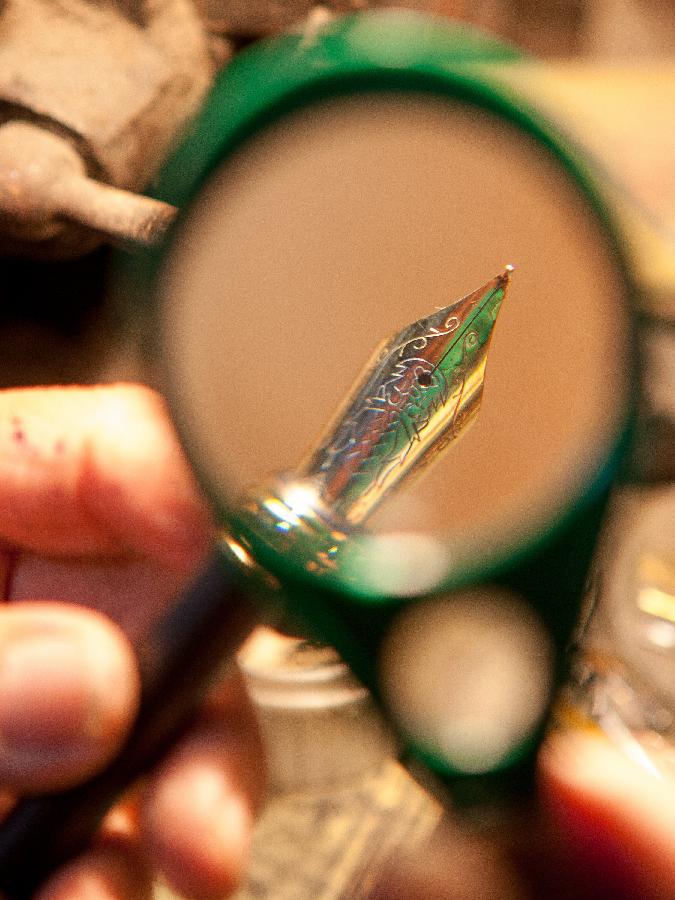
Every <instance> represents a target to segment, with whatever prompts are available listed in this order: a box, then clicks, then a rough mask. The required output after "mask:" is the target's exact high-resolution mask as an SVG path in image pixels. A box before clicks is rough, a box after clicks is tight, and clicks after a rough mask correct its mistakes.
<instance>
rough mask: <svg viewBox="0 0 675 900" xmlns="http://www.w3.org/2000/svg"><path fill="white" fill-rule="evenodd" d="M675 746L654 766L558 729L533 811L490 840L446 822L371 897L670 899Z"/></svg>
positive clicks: (674, 870) (674, 861) (674, 889)
mask: <svg viewBox="0 0 675 900" xmlns="http://www.w3.org/2000/svg"><path fill="white" fill-rule="evenodd" d="M673 756H674V754H673V753H672V751H668V750H667V749H664V750H663V752H662V754H661V755H658V754H656V753H655V754H654V756H653V759H654V763H655V766H654V768H650V767H649V766H645V765H642V764H640V763H639V761H636V760H633V759H630V758H629V757H628V756H627V755H626V754H625V752H624V751H623V750H620V749H619V748H618V747H617V746H614V745H612V744H610V742H609V740H608V739H607V738H605V737H603V736H600V735H584V734H572V735H570V734H554V735H552V736H551V737H550V738H549V740H548V742H547V744H546V746H545V748H544V750H543V751H542V754H541V757H540V767H539V770H540V773H539V774H540V777H539V781H540V789H539V795H540V796H539V801H540V803H539V805H540V810H539V814H538V816H537V819H536V821H528V822H519V823H518V826H519V827H517V828H514V829H512V830H511V832H510V833H508V834H505V833H500V834H499V835H497V836H496V837H495V838H494V839H492V840H488V839H487V838H485V837H484V836H477V835H470V834H468V833H467V831H466V830H464V829H463V828H462V827H461V826H459V825H457V824H454V825H453V824H452V823H449V824H448V825H447V827H446V828H444V829H442V830H441V831H439V833H438V834H437V835H436V836H435V838H434V840H433V841H432V842H431V843H430V845H429V846H428V847H425V848H423V849H421V850H420V849H418V850H416V851H415V854H414V855H412V856H411V857H410V859H409V860H407V861H406V862H405V863H403V864H398V865H396V866H395V867H393V868H392V870H390V871H388V872H387V873H386V876H385V877H384V878H383V880H382V881H381V883H380V884H379V885H378V886H377V887H376V888H375V889H374V891H373V893H372V895H371V900H385V898H386V900H422V898H424V900H674V898H675V769H674V768H673ZM657 773H658V774H657Z"/></svg>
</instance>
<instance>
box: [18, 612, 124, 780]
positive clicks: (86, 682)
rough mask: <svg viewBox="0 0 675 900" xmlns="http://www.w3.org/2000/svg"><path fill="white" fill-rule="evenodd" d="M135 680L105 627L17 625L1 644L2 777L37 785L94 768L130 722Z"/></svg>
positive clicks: (74, 775) (67, 777)
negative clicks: (128, 715) (129, 685)
mask: <svg viewBox="0 0 675 900" xmlns="http://www.w3.org/2000/svg"><path fill="white" fill-rule="evenodd" d="M128 681H129V678H128V673H127V672H126V660H125V659H124V657H123V656H122V654H121V653H118V652H117V648H116V647H115V646H114V644H113V641H112V640H110V639H109V638H108V636H107V632H105V631H104V629H102V628H101V629H100V634H98V633H97V630H95V629H91V628H89V629H84V628H82V629H79V628H77V627H73V628H72V629H71V628H69V627H67V626H66V627H59V626H58V625H56V624H54V623H52V624H51V625H45V624H42V623H40V624H33V623H31V624H30V625H25V626H24V627H18V628H12V629H11V630H10V631H9V632H8V633H7V634H6V635H5V636H4V638H3V640H2V641H1V642H0V774H1V775H2V776H3V778H4V779H5V780H8V781H10V782H16V783H21V784H23V785H25V786H28V787H30V786H31V785H32V784H33V783H35V784H36V785H38V784H39V785H40V786H42V785H43V784H46V783H47V782H49V781H50V779H51V778H52V777H56V778H57V780H61V779H62V778H63V779H66V780H70V779H71V777H72V778H75V779H76V778H77V777H78V774H79V773H80V772H86V771H88V769H89V767H90V765H91V764H94V763H96V762H98V761H99V760H100V759H101V758H102V756H104V755H105V754H106V753H107V749H106V745H107V744H109V743H110V742H111V741H112V740H113V739H117V738H118V736H119V732H120V731H121V729H122V727H123V725H124V720H125V717H126V716H125V713H126V712H127V711H128V704H129V692H128V690H125V683H126V682H128ZM52 770H53V773H52Z"/></svg>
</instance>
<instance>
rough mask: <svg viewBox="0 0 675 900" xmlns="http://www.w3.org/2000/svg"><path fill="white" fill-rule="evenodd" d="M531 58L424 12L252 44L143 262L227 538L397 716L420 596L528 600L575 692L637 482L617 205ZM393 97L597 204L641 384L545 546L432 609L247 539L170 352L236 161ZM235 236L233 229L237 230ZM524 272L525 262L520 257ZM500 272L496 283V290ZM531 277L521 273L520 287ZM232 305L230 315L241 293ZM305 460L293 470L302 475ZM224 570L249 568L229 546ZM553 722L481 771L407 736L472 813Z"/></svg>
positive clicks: (148, 325) (475, 577)
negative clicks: (287, 126)
mask: <svg viewBox="0 0 675 900" xmlns="http://www.w3.org/2000/svg"><path fill="white" fill-rule="evenodd" d="M523 61H524V57H523V55H522V54H521V53H520V51H518V50H517V49H515V48H513V47H512V46H509V45H507V44H504V43H502V42H500V41H497V40H495V39H492V38H490V37H488V36H486V35H484V34H482V33H480V32H476V31H474V30H472V29H469V28H466V27H464V26H459V25H455V24H453V23H451V22H448V21H445V20H441V19H438V18H435V17H430V16H425V15H418V14H413V13H409V12H392V11H387V12H367V13H360V14H356V15H350V16H346V17H344V18H338V19H336V20H333V21H331V22H329V23H328V24H326V25H325V26H323V27H321V28H320V29H319V30H318V31H315V32H313V33H312V34H311V35H310V34H307V33H296V34H287V35H283V36H280V37H276V38H273V39H270V40H266V41H262V42H260V43H258V44H255V45H252V46H251V47H250V48H248V49H247V50H245V51H244V52H242V53H240V54H239V55H238V56H236V57H235V59H234V61H233V62H232V63H231V64H230V65H228V66H227V68H226V69H225V70H224V71H223V72H222V74H221V75H220V77H219V78H218V80H217V81H216V83H215V85H214V87H213V89H212V91H211V94H210V96H209V97H208V99H207V101H206V103H205V105H204V107H203V109H202V111H201V113H200V115H199V116H198V118H197V119H196V121H195V122H193V124H192V125H191V127H190V129H189V132H188V133H187V134H186V135H185V137H184V139H183V141H182V143H181V145H180V146H179V147H178V149H177V150H176V151H175V153H174V154H173V156H172V157H171V158H170V160H169V161H168V162H167V164H166V165H165V167H164V169H163V171H162V173H161V174H160V176H159V179H158V181H157V183H156V185H155V186H154V189H153V195H154V196H156V197H158V198H159V199H162V200H164V201H167V202H169V203H171V204H174V205H176V206H177V207H178V208H179V210H180V214H179V216H178V218H177V221H176V223H175V225H174V226H173V228H172V229H171V231H170V232H169V233H168V235H167V236H166V238H165V239H164V240H163V242H162V244H161V245H160V246H158V247H156V248H153V249H152V250H151V251H148V252H147V253H145V254H144V255H143V256H140V257H138V258H137V259H136V260H135V261H134V263H133V272H132V278H133V280H134V281H135V286H134V289H135V293H136V295H137V296H138V297H141V298H142V300H141V301H140V302H139V315H140V317H141V320H142V322H143V323H144V328H145V333H146V343H147V345H148V347H149V353H150V355H151V356H152V365H153V367H154V370H156V371H159V373H160V383H161V387H162V389H163V390H164V391H165V393H166V395H167V397H168V399H169V403H170V406H171V408H172V412H173V414H174V417H175V421H176V424H177V427H178V430H179V433H180V434H181V437H182V439H183V442H184V446H185V448H186V450H187V454H188V458H189V459H190V461H191V463H192V464H193V466H194V469H195V471H196V472H197V475H198V477H199V478H200V480H201V482H202V484H203V486H204V488H205V490H206V492H207V494H208V496H209V497H210V498H211V500H212V501H213V504H214V506H215V508H216V510H217V512H218V514H219V516H220V519H221V521H222V523H223V525H224V527H225V528H227V529H229V530H230V531H233V532H234V533H235V536H236V538H237V539H238V540H239V541H241V543H242V544H243V546H245V548H246V550H247V552H249V553H250V554H251V556H252V557H253V558H254V559H255V561H256V562H257V563H258V564H259V565H260V566H261V567H262V568H263V569H264V570H266V571H267V572H269V573H271V574H272V575H273V576H274V577H275V579H276V580H277V581H278V583H279V584H280V585H281V597H282V599H283V603H284V604H285V607H286V614H287V615H288V616H289V617H290V618H291V619H293V620H294V621H297V622H299V623H301V626H302V627H303V628H304V629H305V630H306V631H307V632H309V634H310V635H312V636H313V637H314V638H316V639H319V640H321V641H323V642H326V643H330V644H332V645H333V646H334V647H335V648H336V649H337V650H338V652H339V653H340V654H341V655H342V656H343V658H344V659H345V660H346V661H347V662H348V663H349V665H350V666H351V667H352V669H353V670H354V672H355V674H356V675H357V676H358V677H359V678H360V679H361V680H362V681H363V682H364V683H365V684H366V685H367V686H368V687H370V688H371V690H372V691H373V692H374V694H375V696H376V697H377V698H379V700H380V701H381V702H382V704H383V707H384V708H385V712H387V707H388V703H387V699H386V697H385V695H384V694H383V692H382V689H381V682H380V676H379V669H378V665H379V664H378V659H379V654H380V650H381V646H382V644H383V641H384V639H385V636H386V635H387V633H388V632H389V630H390V628H391V626H392V623H393V622H394V621H395V620H398V618H399V617H400V615H401V614H402V611H405V610H406V609H407V608H408V607H409V605H410V604H414V603H417V602H419V600H420V599H424V598H428V597H429V596H432V595H433V596H437V595H445V594H449V595H452V592H455V591H463V590H466V589H467V588H470V587H471V586H475V585H480V584H484V583H489V584H491V585H498V586H499V587H500V588H503V589H505V590H507V591H509V592H515V593H516V594H517V595H518V596H520V597H524V598H525V599H526V601H527V603H528V604H529V607H530V608H531V609H532V610H533V611H534V613H535V615H536V616H537V617H538V620H539V621H540V622H542V623H543V626H544V629H545V631H546V632H547V634H548V636H549V639H550V641H551V645H552V647H553V650H554V652H553V657H554V662H553V666H552V667H553V677H552V684H553V685H555V684H560V682H561V680H562V679H564V677H565V673H566V664H565V654H566V650H567V648H568V645H569V642H570V640H571V636H572V634H573V630H574V626H575V623H576V621H577V618H578V615H579V609H580V604H581V599H582V596H583V593H584V589H585V585H586V582H587V579H588V577H589V570H590V566H591V561H592V557H593V554H594V550H595V545H596V538H597V535H598V532H599V530H600V527H601V523H602V519H603V513H604V510H605V506H606V503H607V499H608V496H609V492H610V490H611V487H612V485H613V484H614V483H615V482H616V480H617V479H618V478H621V476H622V473H623V471H624V469H625V467H626V461H627V456H628V453H629V449H630V445H631V436H632V432H633V423H634V418H635V410H636V407H637V401H638V397H639V377H638V373H639V364H638V359H637V350H636V348H635V346H634V343H633V342H634V332H635V329H634V326H633V321H634V318H633V312H632V296H633V293H634V289H633V285H632V279H631V274H630V269H629V266H628V264H627V262H626V257H625V254H624V251H623V248H622V243H621V237H620V232H619V230H618V228H617V227H616V225H615V223H614V222H613V218H612V214H611V210H610V209H609V208H608V206H607V205H606V203H605V201H604V199H603V193H602V189H601V182H600V179H599V177H598V175H597V172H596V169H595V168H594V166H593V164H592V163H590V162H589V161H588V160H587V159H586V158H585V156H584V154H583V153H582V152H580V151H579V150H578V149H577V148H576V147H575V146H574V145H573V143H572V142H571V141H570V140H569V139H568V138H567V137H566V136H565V135H564V134H563V133H561V132H559V130H558V129H557V128H556V126H555V125H554V124H553V123H552V122H550V121H547V120H546V119H545V118H544V116H543V115H542V114H541V113H540V112H539V111H537V110H536V109H535V108H533V107H532V106H531V105H530V104H529V103H527V102H524V101H523V100H522V99H521V98H519V96H518V93H517V90H512V89H511V88H510V87H509V84H508V71H509V68H510V67H518V66H520V65H522V64H523ZM527 64H529V65H531V64H532V63H531V62H529V61H528V63H527ZM389 94H390V95H396V96H397V97H400V96H403V95H409V96H410V97H430V98H432V99H433V100H434V101H438V102H439V103H443V102H446V101H448V102H451V103H460V104H462V105H463V106H465V107H466V109H467V110H469V111H471V110H476V111H477V114H480V115H483V114H488V115H489V116H490V117H491V118H492V119H493V120H496V121H501V122H504V123H505V124H506V125H507V126H508V128H509V129H510V130H512V131H513V130H515V131H517V132H520V133H522V134H523V135H526V136H527V140H528V141H529V142H531V143H534V144H535V145H537V147H538V148H539V149H540V150H541V152H542V153H543V154H544V155H545V156H547V157H548V158H549V160H550V161H551V163H552V165H553V166H555V167H558V168H559V169H560V170H561V172H563V173H564V178H565V179H566V180H567V181H569V183H570V184H571V185H572V189H573V190H574V191H575V192H576V193H577V194H578V195H579V196H580V197H581V198H583V203H584V204H585V206H586V208H587V209H588V214H589V216H590V217H591V218H592V219H594V221H595V222H596V223H597V226H598V228H599V230H600V231H602V233H603V234H604V236H605V239H606V244H607V247H608V248H609V252H610V253H611V255H612V258H613V265H614V267H615V270H616V272H617V273H618V276H619V281H620V283H621V290H620V291H619V294H620V295H619V296H617V297H616V305H617V310H618V311H619V312H618V315H620V316H621V317H623V320H624V321H625V333H624V335H623V338H622V340H623V342H624V346H623V348H622V355H623V359H624V369H625V370H626V372H627V374H626V378H625V382H624V384H622V386H621V387H620V390H621V391H622V392H623V394H625V397H623V398H622V405H621V413H620V416H619V418H618V420H617V421H616V422H615V423H614V425H613V428H612V435H611V439H610V440H609V442H608V444H607V446H606V447H605V448H604V449H603V452H602V456H601V458H600V459H598V460H596V461H595V462H594V464H593V467H592V471H589V472H588V474H587V476H586V477H585V479H584V483H583V485H582V486H581V487H580V488H578V489H575V491H573V492H571V493H570V495H569V497H567V498H566V500H565V502H563V503H562V504H560V505H559V507H558V508H556V510H555V512H554V513H553V512H552V514H551V516H550V517H549V518H548V519H547V520H546V521H544V522H543V523H542V524H541V526H540V527H538V528H537V529H536V531H535V532H533V533H532V534H529V535H527V536H525V537H523V539H522V540H519V541H517V542H516V543H515V544H514V545H509V546H508V547H506V548H505V549H501V550H499V551H498V552H495V553H492V554H484V555H480V554H479V555H478V557H477V558H475V559H471V560H469V561H465V562H464V563H463V565H462V566H461V567H460V568H459V569H458V568H457V567H449V568H448V569H447V570H445V571H443V573H442V574H441V575H439V577H438V578H437V580H436V583H434V584H433V585H432V586H431V587H429V586H427V588H426V589H425V592H424V598H420V596H402V595H401V594H400V593H396V592H390V591H386V590H378V587H377V584H376V583H373V582H372V580H371V581H370V582H368V583H365V582H364V583H362V584H360V583H359V582H358V580H357V581H356V582H355V581H354V579H353V578H345V577H343V575H342V573H341V572H340V571H337V572H333V573H328V574H326V575H324V576H322V577H318V576H316V575H314V574H313V573H312V572H311V571H307V568H306V566H305V565H304V563H303V560H302V559H301V558H299V557H298V556H297V555H296V554H294V553H293V552H292V551H291V552H282V551H280V550H279V548H278V547H277V546H271V545H270V544H268V543H266V542H265V541H261V540H260V539H259V536H258V535H257V534H256V532H255V529H253V530H251V529H248V530H247V526H246V525H245V524H242V523H241V522H239V521H238V518H237V513H236V508H235V506H234V504H233V503H232V504H231V503H230V502H229V500H228V498H227V497H224V496H223V491H222V490H221V489H220V487H219V486H217V485H215V484H214V478H213V472H212V471H210V470H209V466H208V465H205V464H204V460H203V457H202V455H201V453H200V451H199V448H198V447H197V446H196V443H197V442H196V441H195V436H194V434H193V430H192V426H191V423H190V415H189V414H187V410H186V407H185V403H186V401H185V397H184V395H183V392H182V388H181V384H180V378H179V377H178V375H177V374H176V373H175V372H174V371H173V370H172V365H171V361H170V359H169V358H168V357H169V355H168V354H167V353H166V347H165V343H164V339H165V336H166V333H167V328H169V327H170V326H168V325H167V321H166V304H165V284H166V281H165V276H166V270H167V266H169V264H170V261H171V259H172V257H173V254H174V253H175V249H176V246H177V241H178V239H179V237H180V235H181V232H182V230H183V229H184V228H186V227H188V226H187V225H186V223H189V215H190V211H191V209H192V208H193V206H194V204H195V202H196V201H197V200H198V199H199V198H200V196H203V191H204V189H205V188H206V187H207V186H208V185H209V184H210V183H212V182H213V180H214V178H215V177H216V175H217V174H218V172H219V171H221V168H222V167H223V165H224V164H226V163H227V162H228V160H230V159H232V157H233V156H234V155H235V154H238V153H241V152H242V148H243V149H244V151H245V148H246V147H247V146H248V145H249V144H250V143H251V142H255V140H256V139H257V138H258V136H260V135H263V134H265V133H266V132H267V131H268V129H270V128H271V127H276V126H277V125H278V124H279V123H283V122H285V121H287V120H289V118H290V117H292V116H294V115H296V114H297V113H298V112H299V111H300V112H302V111H303V110H311V109H313V108H314V107H315V106H317V105H321V104H326V103H330V102H334V101H345V102H348V101H349V100H350V99H352V98H357V97H365V96H372V95H376V96H384V95H389ZM223 227H224V228H226V227H227V222H226V221H224V222H223ZM505 252H508V249H507V250H506V251H505ZM510 261H511V260H508V259H505V260H503V262H504V263H506V262H510ZM513 261H514V262H515V263H516V265H517V263H518V261H517V260H513ZM494 274H495V273H494V272H486V273H485V277H486V280H487V278H488V277H491V276H492V275H494ZM517 277H518V272H517V271H516V276H515V277H514V284H516V285H517ZM477 286H478V285H467V288H474V287H477ZM223 298H224V299H223V302H224V303H227V291H226V290H224V291H223ZM514 302H516V301H514ZM383 336H384V335H378V336H377V337H378V338H379V337H383ZM486 390H487V389H486ZM224 414H227V412H226V411H225V412H224ZM232 427H236V426H235V425H234V424H233V425H232ZM293 462H294V460H289V464H293ZM223 565H225V566H232V565H235V561H234V559H233V557H232V555H231V553H230V552H229V551H228V550H227V548H226V546H225V545H223ZM404 593H405V592H404ZM277 602H278V595H277ZM449 602H452V596H450V599H449ZM547 708H550V707H549V706H548V705H547ZM544 713H545V711H544ZM545 719H546V716H545V714H544V715H542V716H541V717H540V718H539V720H538V722H537V724H536V725H535V726H534V727H533V729H531V730H530V732H529V733H528V734H527V735H526V736H524V737H523V738H522V739H521V740H519V741H518V743H517V745H516V746H515V747H512V748H511V750H510V751H509V752H508V753H506V754H505V755H503V756H502V757H501V758H500V759H499V761H498V762H496V763H495V764H494V765H492V766H489V767H487V768H486V769H485V770H483V771H480V772H475V771H462V770H460V769H459V768H457V767H456V766H455V765H454V764H452V763H451V762H449V761H448V760H447V759H446V758H444V757H443V755H442V754H439V753H437V752H436V751H435V750H434V749H433V748H429V747H428V746H425V744H424V742H423V741H418V740H416V735H415V734H412V733H409V732H407V730H406V728H405V727H404V728H403V729H402V730H403V732H404V738H405V740H406V742H407V744H408V747H409V749H411V750H412V752H414V753H415V754H416V755H417V756H418V757H421V758H422V759H423V760H424V762H425V763H426V764H427V765H428V766H429V767H430V768H431V769H433V770H434V771H435V772H436V774H438V775H439V776H441V778H442V779H444V780H445V781H446V782H449V783H450V784H451V787H452V792H453V797H454V801H455V802H456V803H457V804H459V805H462V804H465V805H471V804H476V803H478V802H480V801H484V800H489V801H494V800H495V799H496V798H497V799H499V798H500V797H511V796H513V795H515V794H518V793H519V792H522V791H524V790H527V789H528V788H529V786H530V784H531V777H532V769H533V765H532V763H533V759H534V755H535V752H536V748H537V746H538V744H539V742H540V740H541V738H542V735H543V733H544V729H545Z"/></svg>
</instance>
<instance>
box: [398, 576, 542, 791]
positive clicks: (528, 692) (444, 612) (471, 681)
mask: <svg viewBox="0 0 675 900" xmlns="http://www.w3.org/2000/svg"><path fill="white" fill-rule="evenodd" d="M550 665H551V648H550V644H549V641H548V637H547V635H546V632H545V630H544V628H543V626H542V625H541V623H540V622H539V621H538V620H537V619H536V617H535V616H534V614H533V613H532V612H531V610H530V608H529V607H528V606H527V605H526V604H525V602H524V601H522V600H520V599H519V598H518V597H517V596H515V595H513V594H511V593H508V592H506V591H504V590H502V589H501V588H497V587H492V586H485V587H482V588H477V589H475V590H471V591H463V592H461V593H458V594H455V595H449V596H446V597H444V598H441V599H439V600H433V601H428V602H423V603H416V604H414V605H413V606H412V607H411V608H408V609H407V610H405V611H404V612H403V613H402V614H401V616H400V618H399V619H398V620H397V621H396V622H395V624H394V627H393V629H392V631H391V633H390V634H389V636H388V638H387V641H386V642H385V644H384V647H383V651H382V657H381V660H380V682H381V687H382V691H383V693H384V695H385V699H386V700H387V703H388V705H389V706H390V708H391V709H392V711H393V713H394V715H395V717H396V719H397V721H398V724H399V725H400V726H401V728H402V729H403V731H404V733H406V734H407V735H408V736H409V738H410V740H411V741H412V742H413V743H414V744H415V745H417V746H419V747H421V748H422V749H425V750H427V751H428V752H430V753H432V754H434V755H435V756H437V757H440V758H441V759H442V760H443V761H444V762H445V763H446V764H447V765H448V767H449V768H450V769H453V770H456V771H459V772H463V773H480V772H486V771H489V770H491V769H493V768H496V767H498V766H499V765H500V763H502V762H504V761H505V759H506V757H508V756H509V754H510V753H511V752H512V751H514V750H515V749H516V748H517V747H518V745H519V744H520V743H521V742H523V741H524V740H525V739H526V738H527V737H528V735H529V734H530V732H531V731H532V729H533V728H534V727H535V726H536V725H537V723H538V722H539V720H540V718H541V716H542V715H543V713H544V710H545V708H546V705H547V702H548V698H549V692H550V688H551V670H550Z"/></svg>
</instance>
